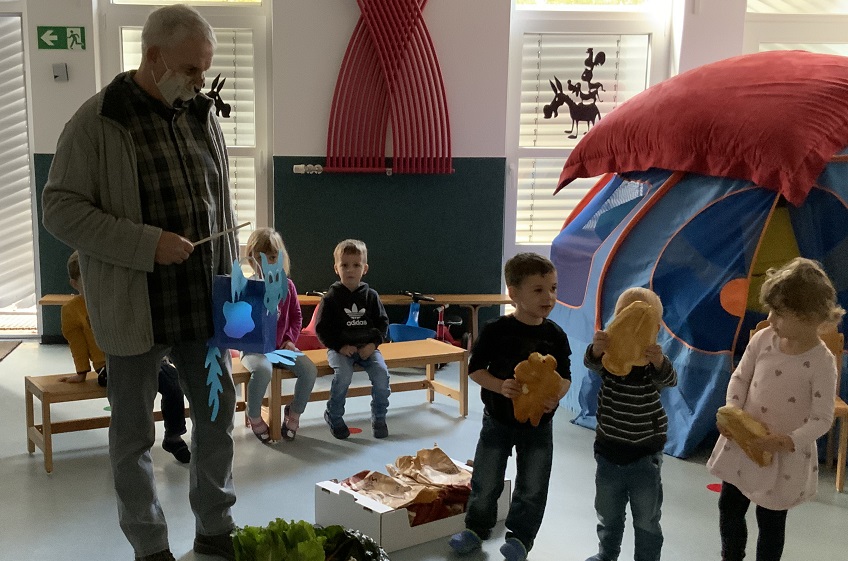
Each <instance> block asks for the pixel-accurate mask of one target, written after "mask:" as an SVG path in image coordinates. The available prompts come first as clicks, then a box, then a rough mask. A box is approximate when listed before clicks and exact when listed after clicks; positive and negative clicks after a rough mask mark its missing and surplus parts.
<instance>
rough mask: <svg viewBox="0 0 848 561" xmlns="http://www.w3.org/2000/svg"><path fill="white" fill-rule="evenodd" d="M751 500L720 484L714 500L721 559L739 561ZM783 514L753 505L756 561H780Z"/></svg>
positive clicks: (784, 515) (746, 530)
mask: <svg viewBox="0 0 848 561" xmlns="http://www.w3.org/2000/svg"><path fill="white" fill-rule="evenodd" d="M750 504H751V500H750V499H749V498H748V497H746V496H745V495H743V494H742V491H740V490H739V489H737V488H736V487H735V486H733V485H731V484H730V483H728V482H726V481H725V482H723V483H722V484H721V494H720V495H719V497H718V521H719V522H718V525H719V531H720V532H721V558H722V559H723V560H724V561H742V559H743V558H744V557H745V545H746V543H747V541H748V527H747V525H746V524H745V513H746V512H748V506H750ZM786 513H787V511H785V510H770V509H767V508H764V507H761V506H759V505H757V526H758V527H759V530H760V533H759V536H758V538H757V561H780V558H781V556H782V555H783V543H784V541H785V537H786Z"/></svg>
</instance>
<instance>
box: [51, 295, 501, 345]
mask: <svg viewBox="0 0 848 561" xmlns="http://www.w3.org/2000/svg"><path fill="white" fill-rule="evenodd" d="M425 296H429V297H430V298H433V301H432V302H430V301H425V300H422V301H421V304H427V305H435V306H439V305H447V306H460V307H463V308H468V310H469V311H470V313H471V325H470V331H471V339H472V340H476V339H477V333H478V331H479V329H480V326H479V320H478V318H477V316H478V312H479V311H480V308H483V307H486V306H503V305H505V304H511V303H512V300H510V298H509V296H507V295H506V294H426V295H425ZM73 297H74V295H73V294H45V295H44V296H43V297H42V298H41V299H40V300H39V301H38V304H39V305H40V306H61V305H62V304H65V303H66V302H68V301H70V299H71V298H73ZM297 300H298V302H300V305H301V306H317V305H318V303H319V302H320V301H321V297H320V296H306V295H304V294H298V295H297ZM380 300H382V302H383V305H384V306H408V305H409V304H410V303H411V302H412V298H410V297H409V296H407V295H405V294H381V295H380Z"/></svg>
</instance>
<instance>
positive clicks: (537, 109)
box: [515, 33, 650, 245]
mask: <svg viewBox="0 0 848 561" xmlns="http://www.w3.org/2000/svg"><path fill="white" fill-rule="evenodd" d="M589 49H591V50H592V52H591V54H590V53H589V52H587V51H588V50H589ZM600 53H604V54H603V55H600ZM649 55H650V37H649V35H647V34H634V35H612V34H580V33H527V34H525V35H524V37H523V43H522V56H521V60H522V66H521V101H520V103H521V113H520V124H519V149H518V153H519V157H518V181H517V205H516V234H515V235H516V244H517V245H547V244H550V243H551V242H552V241H553V239H554V238H555V237H556V235H557V234H558V233H559V231H560V229H561V228H562V224H563V222H564V221H565V219H566V218H567V217H568V215H569V213H570V212H571V211H572V210H573V209H574V207H575V206H577V203H579V202H580V200H582V198H583V196H584V195H585V194H586V192H587V191H588V190H589V189H590V188H591V187H592V186H593V185H594V184H595V182H596V181H597V178H588V179H580V180H577V181H574V182H572V183H571V184H569V185H568V186H567V187H566V188H565V189H563V190H562V191H560V192H559V193H558V194H557V195H556V196H554V195H553V192H554V189H556V186H557V181H558V180H559V174H560V173H561V172H562V167H563V165H564V164H565V160H566V158H567V156H568V154H569V152H570V151H571V150H572V149H573V148H574V146H576V144H577V142H579V141H580V139H581V138H582V137H583V134H584V133H585V132H587V130H588V125H587V123H586V122H585V121H580V122H573V121H572V118H571V111H570V109H569V105H568V104H567V103H563V104H562V105H561V106H560V107H559V109H558V115H557V116H552V117H551V118H549V119H546V118H545V105H550V104H551V102H552V101H553V99H554V91H553V89H552V88H551V82H555V79H558V80H559V81H560V83H561V85H562V91H563V93H564V94H565V95H568V96H569V98H570V99H571V100H572V102H573V103H575V104H580V103H584V104H591V103H594V104H595V105H596V107H597V109H598V112H599V114H600V117H601V119H603V117H604V115H606V114H607V113H609V112H610V111H612V110H613V109H615V108H616V107H617V106H619V105H620V104H621V103H623V102H624V101H626V100H628V99H630V98H631V97H633V96H634V95H636V94H637V93H639V92H641V91H643V90H644V89H645V88H646V87H647V83H648V77H647V76H648V57H649ZM590 56H591V59H590V58H589V57H590ZM601 60H603V64H600V61H601ZM590 61H591V62H590ZM587 69H588V70H589V71H590V72H591V75H589V74H586V73H585V72H586V70H587ZM569 80H570V81H571V86H572V88H573V89H575V90H576V87H577V85H578V84H579V85H580V93H582V94H588V93H590V91H591V89H594V88H592V87H590V86H589V84H590V83H591V84H598V83H600V84H602V85H603V89H601V88H600V87H597V99H594V98H593V99H588V100H584V99H581V98H580V95H579V94H578V93H575V92H573V91H572V90H571V89H569V83H568V81H569ZM596 122H597V121H596ZM569 131H570V132H569ZM575 132H576V133H577V134H576V136H577V138H569V136H573V135H574V134H575ZM554 153H555V154H556V156H554V155H553V154H554ZM548 154H551V155H550V156H548Z"/></svg>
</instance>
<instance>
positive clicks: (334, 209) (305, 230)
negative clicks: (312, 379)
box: [274, 156, 506, 323]
mask: <svg viewBox="0 0 848 561" xmlns="http://www.w3.org/2000/svg"><path fill="white" fill-rule="evenodd" d="M323 163H324V159H323V158H316V157H288V156H286V157H282V156H277V157H275V158H274V216H275V227H276V228H277V230H278V231H279V232H280V233H281V234H282V235H283V239H284V240H285V243H286V247H287V249H288V250H289V253H290V255H291V260H292V279H293V280H294V282H295V284H296V285H297V287H298V291H300V292H305V291H307V290H325V289H326V288H327V287H328V286H329V285H330V284H331V283H333V282H334V281H335V280H336V277H335V275H334V273H333V248H334V247H335V246H336V244H337V243H338V242H339V241H341V240H343V239H345V238H359V239H361V240H363V241H364V242H365V243H366V244H367V245H368V264H369V268H370V270H369V272H368V274H367V275H366V276H365V278H364V280H365V281H366V282H368V283H369V284H370V285H371V286H372V287H374V289H376V290H377V291H378V292H380V293H383V294H391V293H397V292H398V291H400V290H415V291H418V292H423V293H428V292H429V293H468V294H473V293H497V292H500V290H501V276H502V271H501V259H502V253H503V249H502V248H503V222H504V188H505V170H506V160H505V159H504V158H455V159H454V161H453V163H454V169H455V173H453V174H450V175H399V174H395V175H392V176H387V175H385V174H354V173H344V174H342V173H322V174H320V175H318V174H295V173H293V172H292V166H293V165H294V164H323ZM425 310H426V308H425ZM496 311H497V309H496V308H492V309H491V310H486V313H485V314H484V315H483V316H482V317H486V316H488V317H491V316H492V315H493V314H494V313H495V312H496ZM389 312H390V315H392V316H393V320H395V321H398V317H399V316H398V314H402V313H405V312H403V311H402V310H400V311H397V310H395V311H393V310H389ZM404 317H405V316H404ZM400 319H401V320H402V319H403V318H400ZM422 322H424V323H426V322H427V314H423V317H422Z"/></svg>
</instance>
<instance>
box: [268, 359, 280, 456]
mask: <svg viewBox="0 0 848 561" xmlns="http://www.w3.org/2000/svg"><path fill="white" fill-rule="evenodd" d="M282 395H283V377H282V375H281V374H280V372H279V371H278V370H277V369H276V368H274V369H273V370H272V371H271V397H270V398H269V399H268V417H269V419H268V420H269V423H268V427H269V428H270V429H271V431H270V432H271V440H273V441H274V442H277V441H279V440H282V438H283V403H282Z"/></svg>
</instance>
